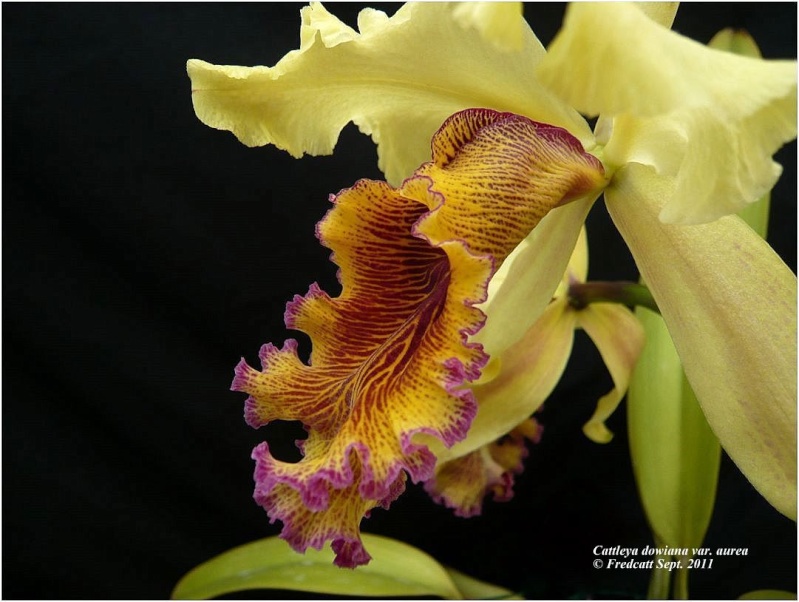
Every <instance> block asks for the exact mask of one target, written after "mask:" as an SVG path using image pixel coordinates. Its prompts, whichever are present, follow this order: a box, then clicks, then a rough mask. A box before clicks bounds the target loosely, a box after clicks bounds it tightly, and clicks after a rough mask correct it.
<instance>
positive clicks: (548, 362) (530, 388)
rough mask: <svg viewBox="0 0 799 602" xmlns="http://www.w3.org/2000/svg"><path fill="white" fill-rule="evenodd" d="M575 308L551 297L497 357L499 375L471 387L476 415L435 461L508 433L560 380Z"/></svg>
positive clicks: (533, 410) (455, 456)
mask: <svg viewBox="0 0 799 602" xmlns="http://www.w3.org/2000/svg"><path fill="white" fill-rule="evenodd" d="M575 323H576V318H575V313H574V312H573V311H571V310H570V309H569V307H568V304H567V302H566V299H558V300H555V301H553V302H552V303H551V304H550V305H549V306H548V307H547V308H546V310H545V311H544V313H543V315H541V317H540V318H539V320H538V321H537V322H536V323H535V324H534V325H533V326H532V327H531V328H530V329H529V330H527V332H526V333H524V336H523V337H522V338H521V339H520V340H519V341H518V342H517V343H516V344H514V345H513V346H511V347H510V348H508V349H507V350H506V351H505V353H504V354H503V355H502V356H501V357H500V362H501V367H502V369H501V371H500V373H499V375H498V376H497V377H496V378H495V379H493V380H491V381H490V382H487V383H485V384H482V385H481V384H478V385H475V386H474V387H472V391H474V394H475V396H476V398H477V403H478V406H477V416H476V417H475V419H474V421H473V422H472V425H471V427H470V428H469V433H468V435H467V436H466V439H465V440H463V441H461V442H460V443H456V444H455V445H454V446H453V447H451V448H450V449H448V450H441V451H439V450H437V449H436V450H434V453H436V455H437V456H438V461H439V464H440V463H442V462H445V461H446V460H448V459H452V458H458V457H460V456H463V455H465V454H467V453H469V452H472V451H474V450H475V449H477V448H479V447H481V446H483V445H485V444H487V443H491V442H493V441H496V440H497V439H499V438H500V437H501V436H503V435H505V434H506V433H509V432H510V431H511V430H513V428H514V427H516V426H517V425H518V424H520V423H521V422H522V421H523V420H525V419H526V418H528V417H529V416H530V415H532V414H533V413H534V412H535V411H536V410H538V408H539V407H541V404H543V403H544V400H546V398H547V397H549V394H550V393H551V392H552V390H553V389H554V388H555V385H556V384H557V383H558V381H559V380H560V376H561V374H563V370H564V369H565V368H566V362H567V361H568V359H569V355H570V354H571V349H572V344H573V342H574V326H575Z"/></svg>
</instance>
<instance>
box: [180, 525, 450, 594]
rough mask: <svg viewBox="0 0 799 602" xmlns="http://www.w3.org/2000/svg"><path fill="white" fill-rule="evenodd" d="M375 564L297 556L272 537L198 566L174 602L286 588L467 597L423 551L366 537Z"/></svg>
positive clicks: (316, 554)
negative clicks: (340, 563)
mask: <svg viewBox="0 0 799 602" xmlns="http://www.w3.org/2000/svg"><path fill="white" fill-rule="evenodd" d="M362 538H363V541H364V544H365V545H366V547H367V548H368V549H369V553H370V554H371V555H372V561H371V562H370V563H369V564H368V565H366V566H361V567H358V568H356V569H342V568H339V567H337V566H335V565H334V564H333V552H332V551H331V550H330V549H329V548H325V549H323V550H319V551H317V550H308V551H307V552H306V553H305V554H298V553H297V552H295V551H294V550H292V549H291V547H290V546H289V545H288V544H287V543H286V542H285V541H283V540H282V539H278V538H277V537H267V538H266V539H261V540H259V541H255V542H252V543H249V544H245V545H243V546H239V547H237V548H233V549H232V550H228V551H227V552H224V553H222V554H220V555H219V556H216V557H215V558H212V559H211V560H208V561H207V562H204V563H203V564H201V565H199V566H197V567H195V568H194V569H192V570H191V571H190V572H189V573H187V574H186V575H185V576H184V577H183V578H182V579H181V580H180V582H179V583H178V584H177V586H175V589H174V591H173V592H172V599H182V600H206V599H209V598H214V597H217V596H221V595H223V594H228V593H231V592H238V591H243V590H250V589H281V590H297V591H303V592H314V593H319V594H337V595H344V596H364V597H369V598H375V597H380V596H399V597H408V596H429V595H433V596H439V597H441V598H446V599H460V598H462V597H463V596H462V595H461V592H460V591H458V588H457V587H456V586H455V584H454V583H453V581H452V579H451V578H450V576H449V575H448V574H447V571H446V570H445V569H444V567H442V566H441V565H440V564H439V563H438V562H436V560H435V559H433V558H432V557H430V556H428V555H427V554H425V553H424V552H422V551H421V550H418V549H416V548H414V547H412V546H409V545H407V544H404V543H402V542H399V541H395V540H392V539H388V538H386V537H380V536H377V535H369V534H365V533H364V534H362Z"/></svg>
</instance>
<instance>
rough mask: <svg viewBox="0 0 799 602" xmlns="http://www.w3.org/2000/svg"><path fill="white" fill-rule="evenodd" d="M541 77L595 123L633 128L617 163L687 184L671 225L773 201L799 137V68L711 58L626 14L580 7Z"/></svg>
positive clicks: (671, 206) (626, 8) (630, 9)
mask: <svg viewBox="0 0 799 602" xmlns="http://www.w3.org/2000/svg"><path fill="white" fill-rule="evenodd" d="M631 48H634V49H635V51H631ZM564 71H567V72H568V73H569V77H562V74H563V72H564ZM538 73H539V75H540V77H541V79H542V81H544V82H545V83H547V85H550V86H551V87H552V88H553V90H555V91H556V92H557V93H559V94H560V95H561V96H562V97H563V98H564V99H565V100H566V101H568V102H570V103H571V104H573V106H575V107H576V108H577V109H579V110H581V111H583V112H584V113H587V114H590V115H596V114H598V113H602V114H603V116H604V117H606V118H607V117H611V116H625V117H626V119H623V120H622V119H620V120H617V123H615V124H614V128H613V134H612V137H611V139H610V142H609V143H608V146H607V148H606V149H605V156H604V157H605V160H606V161H607V162H609V163H610V164H614V165H623V164H625V163H628V162H641V163H647V164H650V165H652V166H654V167H655V168H656V169H657V170H658V172H659V173H662V174H666V175H676V176H677V187H676V190H675V194H674V197H673V198H672V199H671V201H670V202H669V203H668V204H666V206H665V207H664V209H663V210H662V213H661V219H662V220H663V221H666V222H669V223H701V222H705V221H712V220H714V219H716V218H718V217H720V216H722V215H727V214H731V213H735V212H737V211H738V210H740V209H741V208H742V207H744V206H745V205H746V204H748V203H752V202H754V201H755V200H757V199H758V198H760V197H761V196H763V194H765V193H766V192H767V191H768V190H769V189H770V188H771V187H772V186H773V185H774V183H775V182H776V180H777V178H778V176H779V173H780V169H779V166H777V165H776V164H775V163H774V162H773V161H772V160H771V156H772V155H773V154H774V152H775V151H776V150H777V149H779V147H780V146H781V145H782V144H784V143H785V142H787V141H789V140H791V139H793V138H794V137H795V136H796V63H795V61H763V60H759V59H753V58H748V57H742V56H737V55H733V54H731V53H727V52H722V51H718V50H713V49H709V48H707V47H706V46H703V45H702V44H699V43H697V42H694V41H692V40H689V39H687V38H684V37H682V36H680V35H678V34H676V33H674V32H672V31H670V30H668V29H666V28H665V27H662V26H660V25H658V24H657V23H655V22H653V21H652V20H650V19H649V18H647V17H646V15H644V14H643V13H642V12H641V11H640V10H637V9H636V8H635V7H634V6H632V5H628V4H625V3H616V2H606V3H601V5H599V4H591V3H576V4H573V5H571V6H570V8H569V10H568V13H567V18H566V22H565V26H564V28H563V30H561V33H560V34H559V35H558V37H557V38H556V40H555V41H554V42H553V44H552V46H551V47H550V53H549V54H548V55H547V58H546V59H545V60H544V61H543V62H542V64H541V65H540V68H539V70H538ZM647 119H654V120H655V121H654V122H652V123H648V122H646V120H647ZM642 120H644V122H642ZM659 139H661V140H663V141H665V145H662V144H661V145H658V142H657V141H658V140H659ZM653 144H654V145H655V146H654V147H653Z"/></svg>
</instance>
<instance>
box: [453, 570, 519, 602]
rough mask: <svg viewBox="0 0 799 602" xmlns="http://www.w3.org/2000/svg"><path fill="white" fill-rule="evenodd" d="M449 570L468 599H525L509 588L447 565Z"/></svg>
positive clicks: (464, 596)
mask: <svg viewBox="0 0 799 602" xmlns="http://www.w3.org/2000/svg"><path fill="white" fill-rule="evenodd" d="M447 572H448V573H449V576H450V577H451V578H452V581H453V582H454V583H455V585H456V586H457V587H458V589H459V590H460V592H461V594H463V598H464V599H466V600H524V597H522V596H520V595H519V594H517V593H515V592H512V591H510V590H509V589H505V588H504V587H500V586H498V585H494V584H493V583H486V582H485V581H480V580H479V579H475V578H474V577H470V576H469V575H465V574H464V573H461V572H460V571H456V570H455V569H453V568H449V567H447Z"/></svg>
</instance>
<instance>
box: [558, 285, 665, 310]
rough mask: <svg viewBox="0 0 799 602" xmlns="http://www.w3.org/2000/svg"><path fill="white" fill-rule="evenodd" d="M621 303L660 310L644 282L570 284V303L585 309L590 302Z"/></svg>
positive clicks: (575, 307)
mask: <svg viewBox="0 0 799 602" xmlns="http://www.w3.org/2000/svg"><path fill="white" fill-rule="evenodd" d="M603 302H609V303H621V304H623V305H627V306H629V307H636V306H640V307H646V308H647V309H651V310H652V311H654V312H658V313H660V312H659V310H658V305H657V302H655V299H654V297H652V293H651V292H650V291H649V289H648V288H647V287H646V286H644V285H643V284H638V283H637V282H629V281H623V280H619V281H613V282H611V281H603V280H595V281H591V282H572V283H570V284H569V304H570V305H571V306H572V307H573V308H574V309H584V308H586V307H587V306H588V305H589V304H590V303H603Z"/></svg>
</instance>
